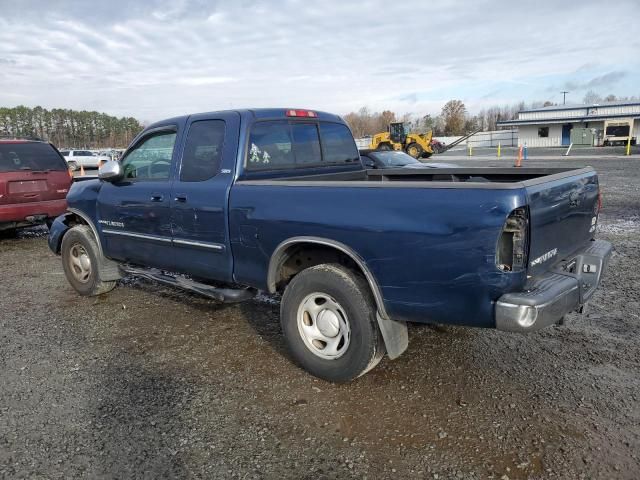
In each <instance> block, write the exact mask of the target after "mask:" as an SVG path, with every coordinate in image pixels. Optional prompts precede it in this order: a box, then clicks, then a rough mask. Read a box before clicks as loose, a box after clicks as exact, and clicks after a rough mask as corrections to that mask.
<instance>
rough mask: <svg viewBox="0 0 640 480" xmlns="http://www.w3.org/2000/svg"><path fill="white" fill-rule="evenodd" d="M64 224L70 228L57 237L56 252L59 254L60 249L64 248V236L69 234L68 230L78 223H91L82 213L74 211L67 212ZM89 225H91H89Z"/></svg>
mask: <svg viewBox="0 0 640 480" xmlns="http://www.w3.org/2000/svg"><path fill="white" fill-rule="evenodd" d="M64 224H65V225H66V226H67V227H69V229H67V230H64V231H63V232H62V233H61V235H60V237H59V238H58V239H57V245H56V253H57V254H59V253H60V249H61V248H62V238H63V237H64V236H65V235H66V234H67V232H68V231H69V230H70V229H72V228H73V227H75V226H76V225H89V223H88V222H87V221H86V220H85V219H84V218H82V217H81V216H80V215H78V214H76V213H72V212H67V214H66V215H65V217H64ZM89 227H91V225H89Z"/></svg>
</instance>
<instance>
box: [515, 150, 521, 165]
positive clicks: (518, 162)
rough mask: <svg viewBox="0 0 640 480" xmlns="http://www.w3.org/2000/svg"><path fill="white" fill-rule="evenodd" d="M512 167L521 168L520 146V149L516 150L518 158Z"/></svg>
mask: <svg viewBox="0 0 640 480" xmlns="http://www.w3.org/2000/svg"><path fill="white" fill-rule="evenodd" d="M514 166H515V167H521V166H522V145H520V148H519V149H518V158H517V159H516V164H515V165H514Z"/></svg>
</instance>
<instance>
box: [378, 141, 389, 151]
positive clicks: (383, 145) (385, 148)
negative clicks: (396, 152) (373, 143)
mask: <svg viewBox="0 0 640 480" xmlns="http://www.w3.org/2000/svg"><path fill="white" fill-rule="evenodd" d="M376 150H380V151H382V152H388V151H390V150H393V148H391V145H389V144H388V143H381V144H379V145H378V148H376Z"/></svg>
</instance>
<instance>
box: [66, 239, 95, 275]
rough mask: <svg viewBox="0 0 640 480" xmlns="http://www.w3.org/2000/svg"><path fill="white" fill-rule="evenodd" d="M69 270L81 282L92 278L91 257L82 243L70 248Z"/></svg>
mask: <svg viewBox="0 0 640 480" xmlns="http://www.w3.org/2000/svg"><path fill="white" fill-rule="evenodd" d="M69 270H70V271H71V273H72V274H73V276H74V277H75V279H76V280H78V281H79V282H82V283H87V282H88V281H89V279H90V278H91V258H90V257H89V254H88V253H87V251H86V250H85V248H84V247H83V246H82V245H81V244H80V243H74V244H73V245H72V246H71V248H70V249H69Z"/></svg>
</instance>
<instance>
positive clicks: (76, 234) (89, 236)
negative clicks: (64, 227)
mask: <svg viewBox="0 0 640 480" xmlns="http://www.w3.org/2000/svg"><path fill="white" fill-rule="evenodd" d="M61 254H62V268H63V269H64V274H65V276H66V277H67V280H68V281H69V283H70V284H71V286H72V287H73V288H74V289H75V290H76V291H77V292H78V293H79V294H80V295H83V296H93V295H100V294H102V293H107V292H109V291H111V290H113V288H114V287H115V286H116V282H103V281H102V280H100V272H99V259H100V250H99V249H98V244H97V243H96V240H95V238H94V237H93V232H92V231H91V229H90V228H89V227H88V226H87V225H76V226H75V227H73V228H72V229H71V230H69V231H68V232H67V233H66V234H65V236H64V237H63V238H62V247H61Z"/></svg>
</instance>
